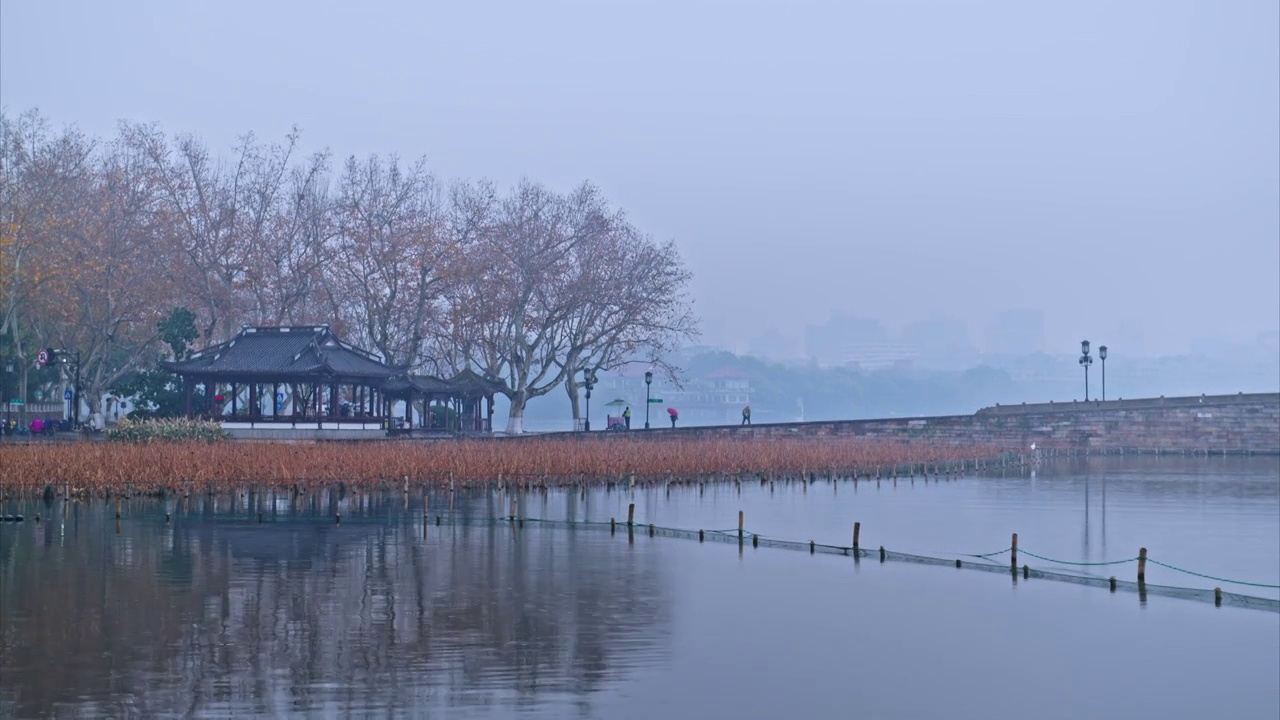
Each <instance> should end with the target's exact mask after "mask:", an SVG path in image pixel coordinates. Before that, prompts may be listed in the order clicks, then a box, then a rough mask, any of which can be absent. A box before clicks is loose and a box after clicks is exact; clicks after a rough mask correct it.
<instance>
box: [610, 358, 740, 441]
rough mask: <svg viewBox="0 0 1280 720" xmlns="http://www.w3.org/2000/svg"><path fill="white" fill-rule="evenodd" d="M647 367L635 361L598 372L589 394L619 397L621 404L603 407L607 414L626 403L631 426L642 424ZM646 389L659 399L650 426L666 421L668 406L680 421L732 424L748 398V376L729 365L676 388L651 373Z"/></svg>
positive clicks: (663, 424) (652, 409)
mask: <svg viewBox="0 0 1280 720" xmlns="http://www.w3.org/2000/svg"><path fill="white" fill-rule="evenodd" d="M648 369H649V368H648V366H646V365H641V364H636V365H629V366H627V367H624V368H619V369H618V370H615V371H612V372H610V373H608V374H602V375H601V376H600V382H599V384H598V385H597V386H596V389H595V392H594V393H593V395H592V398H593V400H596V401H597V402H599V403H601V404H607V403H611V402H615V401H616V400H622V401H623V403H624V404H623V405H614V406H613V407H606V411H607V414H608V415H621V414H622V410H623V408H624V407H630V408H631V427H632V429H636V428H643V427H644V408H645V384H644V373H645V371H646V370H648ZM648 390H649V397H650V398H652V399H654V400H661V402H655V403H651V405H650V408H649V416H650V417H649V423H650V424H651V425H653V426H654V427H666V426H667V425H668V424H669V422H670V421H669V420H667V412H666V410H667V408H669V407H670V408H675V409H676V411H677V412H679V413H680V424H681V425H724V424H726V423H728V424H736V423H738V422H739V421H741V419H742V406H743V405H746V404H748V403H750V402H751V383H750V378H749V376H748V375H747V374H746V373H745V372H742V371H740V370H737V369H735V368H731V367H723V368H719V369H717V370H714V371H712V372H710V373H707V374H706V375H705V376H701V377H690V378H686V379H685V381H684V383H683V385H682V386H681V387H678V388H677V387H676V386H675V385H673V384H671V383H670V382H668V381H667V380H666V379H665V378H663V377H661V376H657V375H655V376H654V378H653V385H652V386H651V387H650V388H648ZM592 425H593V426H594V425H595V423H594V422H593V423H592Z"/></svg>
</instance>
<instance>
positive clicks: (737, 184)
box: [0, 0, 1280, 353]
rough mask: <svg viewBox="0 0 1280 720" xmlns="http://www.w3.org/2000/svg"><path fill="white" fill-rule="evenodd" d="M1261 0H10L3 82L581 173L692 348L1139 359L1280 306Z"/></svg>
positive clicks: (537, 175) (1270, 22)
mask: <svg viewBox="0 0 1280 720" xmlns="http://www.w3.org/2000/svg"><path fill="white" fill-rule="evenodd" d="M1278 7H1280V4H1278V3H1276V2H1275V1H1274V0H1258V1H1256V2H1247V1H1245V0H1216V1H1212V2H1201V3H1191V2H1174V1H1172V0H1157V1H1153V2H1136V1H1128V0H1126V1H1124V2H1055V3H1050V2H1025V1H1023V0H1019V1H1010V2H910V1H905V0H903V1H888V0H885V1H882V2H854V1H853V0H845V1H843V2H829V3H816V2H768V3H750V2H719V3H708V2H692V1H690V0H679V1H672V2H668V1H666V0H661V1H660V0H646V1H645V2H603V1H601V2H576V3H569V2H551V1H549V0H539V1H537V2H510V3H496V2H495V3H486V2H452V3H426V2H410V1H405V2H359V3H357V2H349V1H348V2H317V1H314V0H311V1H307V2H283V1H273V2H240V1H233V0H218V2H199V3H197V2H172V1H169V0H157V1H153V2H138V1H132V2H85V1H81V2H64V1H60V2H49V1H47V0H3V2H2V3H0V103H3V105H4V107H5V109H6V110H7V111H8V112H10V113H17V112H21V111H23V110H26V109H29V108H31V107H39V108H40V109H41V110H42V111H43V112H44V113H45V114H46V115H48V116H49V117H50V118H51V119H53V120H54V121H55V122H57V123H74V124H76V125H78V126H79V127H80V128H81V129H83V130H85V131H87V132H90V133H93V134H101V135H107V134H110V133H111V132H112V131H113V129H114V126H115V123H116V121H117V120H119V119H130V120H142V121H155V122H158V123H159V124H160V125H161V126H162V127H163V128H164V129H165V130H167V131H169V132H179V131H183V132H185V131H189V132H193V133H195V134H197V135H199V136H201V137H203V138H205V139H206V140H208V141H209V142H210V143H212V144H214V145H215V146H217V147H219V148H229V147H230V145H231V143H232V141H233V140H234V138H235V136H237V135H238V134H240V133H242V132H244V131H247V130H252V131H254V132H255V133H257V134H258V135H259V136H261V137H264V138H272V139H274V138H279V137H281V136H283V135H284V134H285V132H287V130H288V129H289V127H290V125H292V124H294V123H297V124H298V125H300V126H301V127H302V129H303V131H304V133H305V139H306V144H307V147H308V148H309V149H318V148H320V147H323V146H328V147H329V148H331V149H332V150H333V152H334V153H335V154H336V155H338V156H344V155H348V154H352V153H369V152H396V153H399V154H400V155H401V156H403V157H406V158H408V157H414V156H417V155H422V154H425V155H426V156H427V157H428V158H429V160H430V162H431V164H432V166H433V167H434V168H435V170H436V171H437V173H438V174H440V175H441V176H444V177H447V178H452V177H467V178H478V177H487V178H490V179H493V180H495V181H498V182H500V183H503V184H508V183H512V182H514V181H516V180H518V179H519V178H520V177H522V176H528V177H530V178H533V179H536V180H540V181H543V182H546V183H548V184H551V185H553V186H556V187H559V188H567V187H569V186H570V185H571V184H573V183H576V182H578V181H581V180H583V179H590V180H592V181H594V182H596V183H597V184H599V185H600V186H601V187H602V188H603V189H604V191H605V192H606V193H607V195H608V196H609V197H610V198H612V199H613V200H614V201H615V202H616V203H618V204H619V205H621V206H622V207H624V208H626V209H627V210H628V211H629V212H630V213H631V215H632V217H633V218H634V219H635V221H636V222H637V224H638V225H639V226H641V227H642V228H644V229H645V230H647V231H648V232H651V233H653V234H654V235H656V236H658V237H660V238H664V239H665V238H673V239H675V240H676V241H677V242H678V243H679V245H680V247H681V248H682V251H683V253H684V256H685V258H686V260H687V262H688V263H689V265H690V266H691V268H692V270H693V271H694V273H695V278H696V279H695V282H694V285H693V294H694V297H695V300H696V309H697V311H698V313H699V314H700V315H701V317H702V318H703V320H704V331H705V340H706V341H708V342H714V343H721V344H726V345H728V346H730V347H733V346H735V345H739V346H742V345H745V343H746V341H748V340H749V339H750V338H752V337H754V336H757V335H760V334H763V332H764V331H766V330H768V329H769V328H771V327H774V328H777V329H778V330H780V331H781V332H782V333H783V335H784V336H785V337H789V338H795V339H796V340H797V343H798V339H799V337H800V333H801V330H802V326H803V324H805V323H813V322H820V321H822V320H824V319H825V318H826V317H827V316H828V315H829V314H830V313H832V312H833V311H840V312H847V313H852V314H856V315H863V316H868V317H874V318H878V319H880V320H882V321H883V322H884V323H885V324H886V325H889V326H890V327H896V326H900V325H902V324H903V323H906V322H909V321H912V320H915V319H919V318H923V317H926V316H929V315H932V314H936V313H948V314H951V315H954V316H956V317H959V318H961V319H963V320H964V321H965V322H967V323H968V324H969V326H970V329H971V331H972V333H973V336H974V339H975V341H977V342H980V340H981V333H982V327H983V325H984V323H986V321H987V320H988V319H989V318H990V317H991V316H992V315H993V314H995V313H996V312H997V311H1000V310H1002V309H1006V308H1017V307H1031V308H1040V309H1042V310H1044V312H1045V314H1046V318H1047V336H1046V339H1047V341H1048V343H1049V345H1050V347H1051V348H1057V347H1059V346H1061V347H1062V350H1063V352H1072V351H1073V350H1074V349H1075V348H1076V346H1077V343H1078V341H1079V340H1080V339H1081V338H1082V337H1089V338H1091V339H1093V340H1094V342H1095V344H1101V343H1106V344H1109V345H1110V346H1111V347H1112V348H1113V353H1120V352H1123V348H1125V347H1126V345H1128V346H1130V347H1134V348H1140V349H1141V351H1142V352H1145V353H1167V352H1183V351H1186V350H1187V349H1188V348H1189V347H1190V346H1191V343H1192V342H1193V341H1195V340H1197V339H1204V338H1221V339H1222V340H1224V341H1234V342H1253V340H1254V338H1256V336H1257V335H1258V333H1260V332H1266V331H1275V330H1277V329H1280V39H1278V38H1280V10H1278Z"/></svg>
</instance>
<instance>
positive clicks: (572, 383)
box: [564, 375, 582, 428]
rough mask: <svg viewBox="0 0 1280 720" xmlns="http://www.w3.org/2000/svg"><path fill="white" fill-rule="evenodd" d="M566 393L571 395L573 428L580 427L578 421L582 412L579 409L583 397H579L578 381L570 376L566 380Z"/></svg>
mask: <svg viewBox="0 0 1280 720" xmlns="http://www.w3.org/2000/svg"><path fill="white" fill-rule="evenodd" d="M564 391H565V392H566V393H568V394H569V407H570V408H571V409H572V411H573V426H574V427H575V428H576V427H578V419H579V418H581V417H582V413H581V411H580V410H579V409H578V408H579V405H580V404H581V403H580V400H581V397H580V396H579V395H578V380H577V378H575V377H574V376H572V375H570V376H568V377H567V378H565V381H564Z"/></svg>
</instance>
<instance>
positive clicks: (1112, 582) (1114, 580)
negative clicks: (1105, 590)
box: [1110, 575, 1116, 592]
mask: <svg viewBox="0 0 1280 720" xmlns="http://www.w3.org/2000/svg"><path fill="white" fill-rule="evenodd" d="M1110 583H1111V592H1115V591H1116V576H1115V575H1112V576H1111V581H1110Z"/></svg>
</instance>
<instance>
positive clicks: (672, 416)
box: [667, 408, 680, 428]
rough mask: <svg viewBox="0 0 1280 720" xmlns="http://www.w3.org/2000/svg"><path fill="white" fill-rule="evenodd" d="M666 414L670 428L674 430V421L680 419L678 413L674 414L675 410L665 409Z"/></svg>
mask: <svg viewBox="0 0 1280 720" xmlns="http://www.w3.org/2000/svg"><path fill="white" fill-rule="evenodd" d="M667 414H668V415H670V416H671V427H673V428H674V427H675V426H676V420H679V419H680V413H678V412H676V409H675V408H667Z"/></svg>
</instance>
